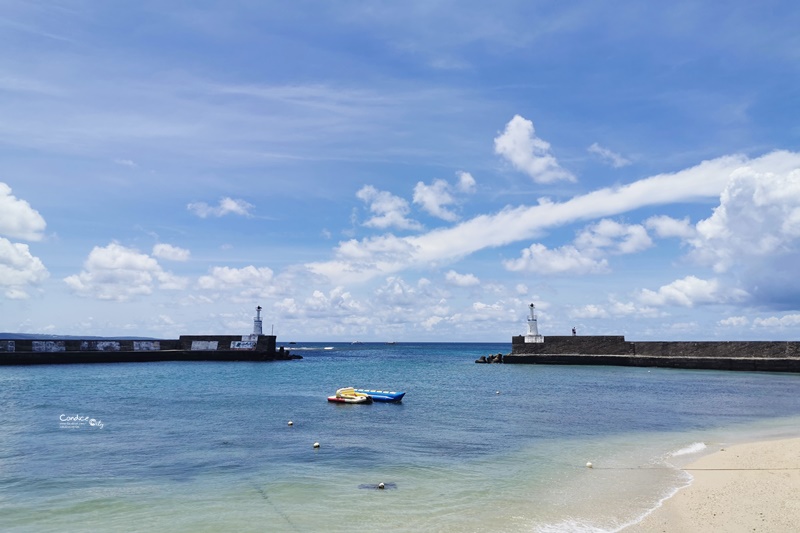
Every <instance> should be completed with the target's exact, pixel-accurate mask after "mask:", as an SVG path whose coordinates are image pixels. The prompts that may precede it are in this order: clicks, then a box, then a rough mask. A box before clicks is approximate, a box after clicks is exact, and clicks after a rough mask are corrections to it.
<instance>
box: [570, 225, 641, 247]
mask: <svg viewBox="0 0 800 533" xmlns="http://www.w3.org/2000/svg"><path fill="white" fill-rule="evenodd" d="M652 245H653V241H652V240H651V239H650V236H649V235H648V234H647V230H646V229H645V228H644V227H643V226H640V225H638V224H632V225H628V224H622V223H619V222H615V221H613V220H610V219H603V220H601V221H600V222H598V223H597V224H593V225H591V226H589V227H588V228H586V229H584V230H583V231H582V232H581V233H580V234H579V235H578V237H577V238H576V239H575V246H577V247H578V248H580V249H582V250H594V251H598V250H608V251H609V252H611V253H616V254H632V253H636V252H640V251H642V250H645V249H647V248H650V247H651V246H652Z"/></svg>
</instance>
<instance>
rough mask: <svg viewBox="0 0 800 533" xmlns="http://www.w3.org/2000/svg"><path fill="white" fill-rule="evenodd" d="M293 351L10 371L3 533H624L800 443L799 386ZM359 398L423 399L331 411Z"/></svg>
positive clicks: (500, 347)
mask: <svg viewBox="0 0 800 533" xmlns="http://www.w3.org/2000/svg"><path fill="white" fill-rule="evenodd" d="M325 347H328V348H330V349H325ZM287 348H290V349H291V350H292V351H294V352H295V353H298V354H300V355H303V357H304V358H303V359H302V360H296V361H285V362H272V363H244V362H243V363H169V362H167V363H138V364H137V363H133V364H98V365H53V366H29V367H0V405H2V409H0V428H1V429H0V530H1V531H24V532H28V531H30V532H40V531H53V532H56V531H57V532H73V531H148V532H149V531H152V532H156V531H158V532H161V531H181V532H190V531H191V532H196V531H209V532H212V531H214V532H217V531H223V532H224V531H231V532H233V531H236V532H241V531H278V532H282V531H286V532H298V531H299V532H317V531H329V532H339V531H341V532H345V531H346V532H350V531H377V530H387V531H414V532H419V531H442V532H455V531H462V532H478V531H486V532H501V531H502V532H523V531H526V532H527V531H538V532H550V531H617V530H620V529H621V528H623V527H624V526H625V525H627V524H631V523H635V522H636V521H637V520H639V519H640V518H641V517H642V516H643V515H644V514H646V513H647V512H649V511H650V510H651V509H653V508H654V507H656V506H657V505H658V504H659V502H660V501H661V500H662V499H663V498H665V497H667V496H669V495H670V494H672V493H673V492H674V491H675V490H676V489H677V488H679V487H681V486H683V485H685V484H686V483H687V482H688V481H689V478H688V475H687V474H686V473H684V472H683V471H681V470H680V469H679V468H677V467H679V466H680V465H681V464H682V463H685V462H686V461H689V460H691V459H693V458H695V457H697V456H698V455H699V454H703V453H708V452H711V451H715V450H717V449H719V447H721V446H725V445H727V444H729V443H732V442H738V441H744V440H753V439H765V438H778V437H786V436H797V435H800V430H799V429H798V428H800V425H798V421H800V394H798V393H799V392H800V375H794V374H768V373H744V372H742V373H739V372H716V371H689V370H674V369H642V368H621V367H579V366H573V367H570V366H546V365H479V364H475V363H474V361H475V359H477V358H478V357H480V356H481V355H489V354H495V353H508V352H509V351H510V348H511V347H510V344H508V343H502V344H457V343H451V344H435V343H421V344H411V343H398V344H392V345H387V344H378V343H375V344H370V343H364V344H354V345H351V344H320V343H308V344H303V343H298V344H297V345H291V346H288V345H287ZM344 386H355V387H363V388H380V389H389V390H404V391H406V392H407V394H406V397H405V398H404V400H403V402H402V403H400V404H386V403H374V404H372V405H343V404H333V403H329V402H327V401H326V397H327V396H329V395H332V394H333V393H334V392H335V390H336V389H337V388H339V387H344ZM289 421H291V422H292V425H289ZM315 442H318V443H319V444H320V446H319V448H314V446H313V444H314V443H315ZM587 462H591V463H592V466H593V468H587V466H586V464H587ZM378 483H384V484H385V486H386V488H385V489H383V490H379V489H377V488H376V486H377V484H378Z"/></svg>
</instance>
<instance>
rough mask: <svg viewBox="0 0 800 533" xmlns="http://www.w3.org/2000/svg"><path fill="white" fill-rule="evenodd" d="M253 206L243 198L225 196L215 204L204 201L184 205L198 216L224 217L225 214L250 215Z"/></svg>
mask: <svg viewBox="0 0 800 533" xmlns="http://www.w3.org/2000/svg"><path fill="white" fill-rule="evenodd" d="M253 207H255V206H253V205H252V204H250V203H248V202H246V201H244V200H240V199H234V198H229V197H227V196H226V197H224V198H222V199H220V201H219V204H218V205H216V206H212V205H209V204H207V203H205V202H192V203H190V204H189V205H187V206H186V209H188V210H189V211H191V212H192V213H194V214H195V215H197V216H199V217H200V218H208V217H224V216H225V215H240V216H244V217H249V216H252V215H251V213H250V210H251V209H253Z"/></svg>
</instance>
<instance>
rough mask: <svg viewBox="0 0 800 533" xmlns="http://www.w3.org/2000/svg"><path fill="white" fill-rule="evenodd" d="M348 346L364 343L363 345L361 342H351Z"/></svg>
mask: <svg viewBox="0 0 800 533" xmlns="http://www.w3.org/2000/svg"><path fill="white" fill-rule="evenodd" d="M350 344H364V343H363V342H361V341H353V342H351V343H350Z"/></svg>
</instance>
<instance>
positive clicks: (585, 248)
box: [503, 219, 652, 275]
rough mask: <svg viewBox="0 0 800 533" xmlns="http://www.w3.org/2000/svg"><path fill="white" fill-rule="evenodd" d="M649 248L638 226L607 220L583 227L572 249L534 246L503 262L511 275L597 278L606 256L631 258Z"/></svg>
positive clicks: (604, 270)
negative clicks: (532, 274)
mask: <svg viewBox="0 0 800 533" xmlns="http://www.w3.org/2000/svg"><path fill="white" fill-rule="evenodd" d="M650 246H652V241H651V240H650V237H649V236H648V235H647V231H646V230H645V229H644V227H643V226H640V225H627V224H621V223H619V222H615V221H613V220H609V219H603V220H601V221H600V222H598V223H596V224H593V225H590V226H587V227H586V228H585V229H584V230H583V231H581V232H580V233H579V234H578V236H577V237H576V238H575V242H574V244H572V245H565V246H561V247H559V248H556V249H549V248H547V247H546V246H544V245H543V244H539V243H535V244H532V245H531V246H529V247H528V248H525V249H523V250H522V252H521V254H520V257H519V258H518V259H513V260H509V261H505V262H504V263H503V264H504V266H505V267H506V269H508V270H511V271H516V272H519V271H527V272H536V273H537V274H543V275H550V274H576V275H582V274H597V273H603V272H608V271H609V268H608V261H607V260H606V259H605V258H604V256H605V255H607V254H631V253H635V252H639V251H641V250H644V249H646V248H649V247H650Z"/></svg>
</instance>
